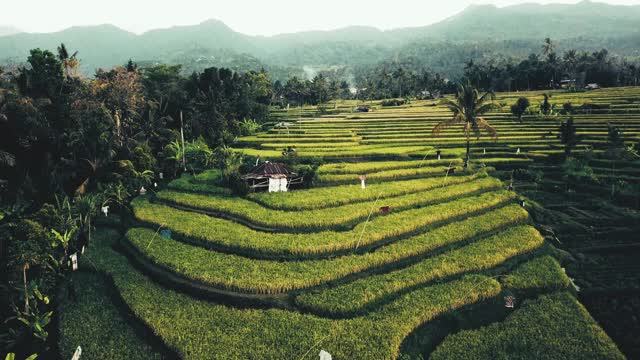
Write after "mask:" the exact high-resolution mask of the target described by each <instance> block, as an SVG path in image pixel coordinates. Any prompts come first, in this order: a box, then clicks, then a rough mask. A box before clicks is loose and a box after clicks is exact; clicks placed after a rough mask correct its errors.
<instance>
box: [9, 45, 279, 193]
mask: <svg viewBox="0 0 640 360" xmlns="http://www.w3.org/2000/svg"><path fill="white" fill-rule="evenodd" d="M77 67H78V61H77V60H76V58H75V56H70V55H69V53H68V52H67V50H66V49H65V48H64V46H61V47H60V48H59V53H58V54H53V53H52V52H49V51H46V50H45V51H43V50H40V49H36V50H32V51H31V55H30V56H29V58H28V66H25V67H24V68H20V69H18V70H17V71H16V72H15V73H10V74H2V77H1V79H2V82H1V83H0V155H1V156H0V160H1V163H0V167H1V169H2V177H1V178H2V184H3V188H4V191H3V193H2V197H3V198H4V199H5V200H12V201H15V200H17V199H25V200H35V201H36V202H38V203H42V202H44V201H49V200H51V199H52V196H53V194H67V195H70V196H72V195H74V194H76V193H78V192H85V191H87V190H90V189H95V188H96V187H97V186H98V185H100V184H103V183H108V184H111V183H119V182H122V181H124V182H125V184H123V185H125V186H127V187H128V188H129V190H132V189H134V188H136V187H139V186H140V185H141V184H138V182H139V181H133V180H132V179H134V178H135V176H126V175H127V174H128V175H131V174H141V173H143V172H144V171H151V172H153V174H154V175H155V176H157V175H158V174H159V173H163V174H167V175H170V174H176V173H177V169H178V168H180V164H179V163H180V157H181V154H180V153H181V149H179V148H176V146H173V145H174V143H175V141H176V140H179V139H180V129H181V122H182V124H183V125H184V126H183V129H184V136H185V138H186V139H191V140H195V139H201V142H202V144H204V145H206V146H207V147H208V148H209V149H215V148H218V147H220V146H224V145H227V144H230V143H231V142H232V141H233V139H234V138H235V137H236V136H238V135H241V134H243V133H246V132H247V131H251V129H254V130H255V128H256V126H257V123H260V122H261V121H263V120H264V119H265V118H266V117H267V114H268V105H269V103H270V101H271V97H272V94H271V82H270V81H269V79H268V77H267V75H266V74H265V73H264V72H247V73H244V74H240V73H237V72H233V71H231V70H228V69H217V68H209V69H206V70H204V71H203V72H202V73H193V74H192V75H191V76H189V77H184V76H182V75H181V74H180V72H181V71H180V66H166V65H155V66H151V67H146V68H138V67H137V65H136V64H134V63H133V62H130V63H129V64H128V65H126V66H120V67H116V68H114V69H111V70H98V71H97V72H96V74H95V76H94V77H93V78H91V79H88V78H82V77H81V76H79V75H78V72H77ZM178 145H179V146H181V144H178ZM211 151H212V150H211ZM176 152H178V153H176ZM117 179H122V181H119V180H117ZM130 180H131V181H133V183H132V184H128V183H127V182H128V181H130Z"/></svg>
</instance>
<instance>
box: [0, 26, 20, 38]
mask: <svg viewBox="0 0 640 360" xmlns="http://www.w3.org/2000/svg"><path fill="white" fill-rule="evenodd" d="M19 32H21V31H20V30H19V29H18V28H16V27H13V26H2V25H0V36H6V35H13V34H17V33H19Z"/></svg>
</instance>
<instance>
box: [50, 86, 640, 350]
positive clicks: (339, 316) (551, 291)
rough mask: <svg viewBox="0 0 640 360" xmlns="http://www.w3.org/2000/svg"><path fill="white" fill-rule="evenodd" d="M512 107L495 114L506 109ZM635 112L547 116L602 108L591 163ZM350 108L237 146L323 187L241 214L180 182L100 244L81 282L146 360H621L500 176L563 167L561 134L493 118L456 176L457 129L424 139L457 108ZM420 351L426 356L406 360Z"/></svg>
mask: <svg viewBox="0 0 640 360" xmlns="http://www.w3.org/2000/svg"><path fill="white" fill-rule="evenodd" d="M519 95H522V94H500V96H499V98H498V101H499V102H504V103H505V106H504V107H503V108H504V109H506V108H508V106H507V104H509V105H510V103H511V102H513V101H514V100H515V98H516V97H517V96H519ZM527 95H528V96H529V97H531V98H532V99H533V101H532V103H535V102H536V101H538V100H540V99H541V97H542V95H541V93H528V94H527ZM639 99H640V89H611V90H603V91H597V92H596V91H594V92H590V93H585V94H564V93H555V94H553V97H552V102H565V101H572V102H573V103H574V105H575V106H579V105H581V104H582V103H587V102H588V103H594V104H599V103H607V104H609V108H608V110H607V111H606V112H604V113H592V114H578V115H576V116H575V118H576V122H577V124H578V126H579V132H580V133H582V134H583V135H584V136H585V141H584V144H589V145H592V146H594V147H595V148H596V149H598V147H599V146H600V144H603V143H604V141H605V139H606V135H607V129H606V124H607V122H611V123H614V124H616V125H618V126H620V127H623V128H624V133H625V136H626V139H627V140H629V141H636V140H637V139H638V137H639V134H640V121H638V120H640V100H639ZM354 104H355V103H348V102H343V103H340V104H339V105H340V106H337V107H336V109H335V110H333V111H332V112H331V113H330V114H327V115H322V116H318V115H314V113H313V112H312V109H311V108H304V109H300V110H299V111H298V112H296V111H295V110H290V112H289V113H286V112H284V111H280V112H275V113H274V118H275V119H277V121H282V120H286V121H288V122H290V123H291V125H290V126H289V127H288V129H284V130H283V129H272V130H270V131H267V132H265V133H261V134H258V135H256V136H252V137H246V138H241V139H239V140H238V143H237V149H238V151H242V152H243V153H244V154H245V155H249V156H259V157H260V158H261V159H262V160H278V159H279V158H282V156H283V155H282V148H284V147H286V146H296V148H297V154H298V157H299V159H300V160H301V161H305V160H314V161H317V162H320V163H321V165H320V166H319V167H318V170H317V177H316V182H315V184H314V186H313V187H312V188H310V189H300V190H293V191H290V192H286V193H252V194H249V195H248V196H246V197H242V198H241V197H235V196H233V195H231V193H230V191H229V190H227V189H224V188H222V187H220V186H219V184H218V178H219V172H217V171H214V170H210V171H206V172H204V173H203V174H200V175H197V176H195V177H194V176H189V175H185V176H184V177H182V178H180V179H178V180H175V181H173V182H172V183H170V184H168V187H167V188H165V189H163V190H161V191H159V192H158V193H157V194H150V195H145V196H142V197H139V198H137V199H136V200H134V202H133V203H132V207H133V210H134V226H132V227H131V228H130V229H128V231H127V232H126V234H124V236H119V235H118V234H116V233H114V232H108V231H103V232H102V233H100V234H99V237H100V238H99V239H98V240H97V241H94V242H93V244H92V247H91V248H90V249H89V251H88V253H87V256H86V257H83V258H82V260H81V268H83V269H87V270H90V271H97V272H99V273H102V274H106V275H107V278H108V279H109V281H110V282H109V284H110V287H111V288H112V291H113V292H114V293H115V294H116V295H115V297H116V298H117V299H118V301H119V302H121V305H122V306H124V307H125V308H126V309H127V311H128V314H130V316H132V317H133V318H134V319H135V320H134V321H135V322H136V323H138V324H140V326H141V327H142V328H143V330H141V331H144V332H146V334H147V336H149V337H152V338H154V339H156V340H157V344H156V345H155V346H153V347H152V348H153V351H152V352H149V353H148V355H149V357H156V353H155V352H156V351H157V352H160V353H162V354H163V356H164V357H169V358H170V357H175V356H177V357H180V358H187V359H249V358H251V359H305V358H306V359H312V358H318V353H319V352H320V350H325V351H327V352H329V353H330V354H331V355H332V356H333V358H334V359H396V358H399V357H402V358H403V359H407V358H418V356H424V357H428V356H429V355H432V356H433V358H435V359H440V358H445V359H449V358H456V359H458V358H484V356H486V358H489V357H493V356H494V355H495V354H500V355H495V356H498V357H500V356H502V357H507V358H539V357H538V356H537V355H541V354H544V357H545V358H550V359H553V358H557V359H564V358H570V357H573V358H593V359H621V358H624V356H623V355H622V353H621V352H620V351H619V350H618V348H617V347H616V345H615V344H614V343H613V342H612V341H611V339H609V337H608V336H607V335H606V334H605V333H604V331H603V330H602V329H600V327H599V326H598V325H597V323H595V321H594V320H593V319H592V318H591V317H590V315H589V313H588V312H587V311H586V310H585V309H584V307H583V306H582V305H581V304H580V303H579V302H578V301H577V300H576V298H575V297H574V295H575V290H574V288H573V286H572V285H571V282H570V280H569V278H568V277H567V275H566V274H565V272H564V271H563V269H562V266H561V264H560V263H561V262H562V261H563V259H564V257H563V256H561V253H560V252H559V251H558V250H557V249H555V248H554V247H553V246H552V244H551V243H550V242H549V241H548V239H545V238H544V237H543V236H542V235H541V234H540V233H539V232H538V230H536V228H535V224H534V223H533V222H532V220H531V218H530V216H529V213H528V212H527V208H526V207H525V208H523V207H522V206H521V205H520V204H519V203H518V200H519V197H518V195H517V194H516V193H514V192H513V191H510V190H509V189H508V188H507V186H506V184H505V183H503V182H502V181H500V180H498V179H497V178H495V177H493V176H491V175H490V174H491V172H492V171H493V170H494V168H498V169H500V168H510V167H513V166H528V165H531V164H534V163H535V162H536V161H537V160H538V159H541V158H546V157H548V156H552V155H553V154H554V153H556V152H559V151H561V148H560V145H559V143H558V140H557V139H556V138H555V135H554V134H555V132H556V131H557V127H558V121H559V120H558V119H533V118H527V119H525V121H524V123H523V124H520V123H517V122H515V121H514V120H512V118H511V116H510V115H508V114H506V113H504V112H496V113H493V114H490V116H489V117H488V120H489V121H490V122H491V123H492V124H494V125H495V126H496V128H497V129H498V133H499V138H498V141H497V142H492V141H491V140H489V139H484V138H480V139H479V140H475V141H474V144H473V150H474V155H473V160H474V164H473V166H472V167H471V168H469V169H464V170H463V169H462V167H461V165H462V163H461V155H462V153H463V147H464V146H463V138H462V137H461V136H460V133H461V131H460V129H451V130H447V131H445V132H443V133H442V134H441V135H440V136H438V137H433V136H431V129H432V127H433V126H434V125H435V124H436V123H437V122H438V121H439V120H442V119H445V118H447V117H448V116H449V113H448V111H447V110H446V109H444V108H442V107H441V106H437V105H435V103H434V102H429V101H423V102H422V101H421V102H414V103H412V104H410V105H407V106H402V107H393V108H381V107H378V108H375V111H373V112H370V113H358V114H356V113H352V112H351V109H352V108H353V106H354ZM302 115H305V116H302ZM436 149H440V150H441V151H442V153H441V158H440V159H437V157H436V152H435V151H436ZM518 149H520V151H519V152H518V151H517V150H518ZM450 168H455V171H453V172H452V171H450V170H449V169H450ZM362 174H366V175H367V187H366V189H361V188H360V183H359V180H358V176H359V175H362ZM626 174H628V176H630V177H633V178H635V177H637V176H638V173H637V172H635V171H628V172H626ZM382 206H389V207H390V208H391V212H390V213H389V214H384V213H382V212H381V211H380V210H379V208H380V207H382ZM163 230H170V231H171V236H170V237H169V238H167V237H166V236H162V235H161V234H162V233H163ZM507 296H514V297H515V308H506V307H505V301H506V300H505V297H507ZM96 321H100V320H99V319H98V320H96ZM104 321H106V320H104ZM484 325H487V326H486V327H482V326H484ZM461 330H464V331H461ZM73 336H76V335H75V334H74V335H73ZM418 337H419V338H420V341H418V342H419V343H422V344H424V343H429V344H431V345H430V346H425V347H419V346H415V345H412V344H415V343H417V342H416V341H414V340H415V339H416V338H418ZM525 339H533V340H532V341H525ZM67 340H68V339H64V336H63V339H62V343H63V344H67V343H69V341H67ZM114 341H123V340H121V339H115V340H114ZM99 343H100V339H99V338H98V337H97V336H96V337H95V344H93V345H92V344H91V343H87V344H86V345H85V346H88V347H89V349H91V346H95V348H97V349H99ZM565 345H566V346H565ZM122 346H123V348H124V347H133V345H131V344H124V345H122ZM70 348H71V347H70V346H66V345H65V346H64V347H63V351H67V349H70ZM89 351H91V350H89ZM492 354H493V355H492ZM64 355H65V356H66V355H67V354H66V353H65V354H64ZM114 357H118V356H116V355H114Z"/></svg>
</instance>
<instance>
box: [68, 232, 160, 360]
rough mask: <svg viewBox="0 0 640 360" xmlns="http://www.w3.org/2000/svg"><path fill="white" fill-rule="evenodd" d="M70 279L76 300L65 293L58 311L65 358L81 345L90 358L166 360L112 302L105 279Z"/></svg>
mask: <svg viewBox="0 0 640 360" xmlns="http://www.w3.org/2000/svg"><path fill="white" fill-rule="evenodd" d="M113 234H114V235H115V233H113ZM70 280H71V281H72V282H73V283H74V284H75V285H74V288H75V292H76V299H75V300H74V299H71V298H69V295H68V294H65V296H63V297H62V298H63V300H62V301H61V303H60V305H59V306H58V311H57V313H58V331H59V334H60V337H59V339H58V345H59V347H60V354H61V355H62V358H64V359H71V357H72V356H73V353H74V352H75V351H76V348H77V347H78V346H81V347H82V357H83V358H87V359H114V360H117V359H123V360H124V359H162V358H163V355H162V354H161V353H159V352H157V351H156V350H154V349H153V348H152V347H151V346H150V345H149V344H148V343H147V342H146V340H145V339H144V338H142V337H141V335H140V334H139V333H136V331H135V330H134V329H133V328H132V327H131V326H130V322H131V319H128V318H126V317H123V316H122V314H121V312H120V311H119V310H118V308H117V307H116V305H114V304H113V303H112V302H111V297H110V295H109V292H110V289H109V286H108V285H107V283H106V279H105V277H104V276H101V275H99V274H96V273H88V272H78V273H73V274H71V275H70ZM61 295H62V294H61Z"/></svg>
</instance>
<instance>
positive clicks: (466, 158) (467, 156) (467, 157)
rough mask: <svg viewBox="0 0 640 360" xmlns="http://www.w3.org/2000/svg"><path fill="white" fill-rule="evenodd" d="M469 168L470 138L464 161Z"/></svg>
mask: <svg viewBox="0 0 640 360" xmlns="http://www.w3.org/2000/svg"><path fill="white" fill-rule="evenodd" d="M468 166H469V137H467V155H466V156H465V159H464V167H465V168H466V167H468Z"/></svg>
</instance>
